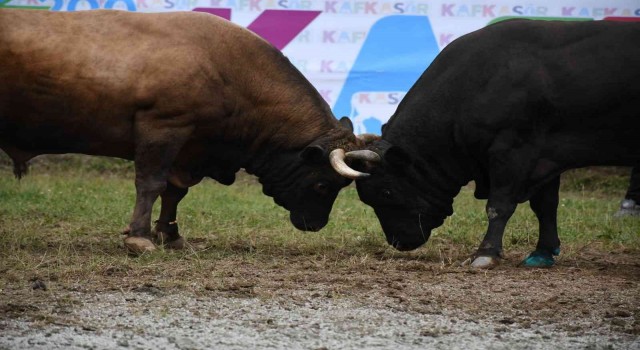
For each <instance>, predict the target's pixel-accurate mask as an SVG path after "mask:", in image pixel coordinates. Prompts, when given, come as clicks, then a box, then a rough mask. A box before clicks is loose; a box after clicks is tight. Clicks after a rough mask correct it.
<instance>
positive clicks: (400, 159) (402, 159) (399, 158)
mask: <svg viewBox="0 0 640 350" xmlns="http://www.w3.org/2000/svg"><path fill="white" fill-rule="evenodd" d="M384 160H385V161H386V162H387V163H389V164H391V165H393V166H394V167H397V168H399V169H403V168H406V167H408V166H409V165H411V163H412V162H413V160H412V159H411V155H410V154H409V153H407V152H406V151H405V150H403V149H402V148H400V147H398V146H391V147H389V149H387V151H386V152H384Z"/></svg>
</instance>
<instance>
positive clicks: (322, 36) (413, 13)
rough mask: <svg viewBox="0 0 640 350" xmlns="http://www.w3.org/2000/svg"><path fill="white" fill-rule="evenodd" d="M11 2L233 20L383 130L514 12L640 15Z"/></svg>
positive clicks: (480, 4) (586, 14) (624, 11)
mask: <svg viewBox="0 0 640 350" xmlns="http://www.w3.org/2000/svg"><path fill="white" fill-rule="evenodd" d="M2 7H17V8H31V9H40V10H50V11H80V10H89V9H117V10H125V11H138V12H166V11H202V12H208V13H211V14H213V15H218V16H221V17H224V18H227V19H229V20H231V21H233V22H235V23H238V24H240V25H242V26H245V27H247V28H249V29H251V30H253V31H254V32H256V33H257V34H259V35H261V36H263V37H264V38H265V39H267V40H269V41H270V42H271V43H272V44H273V45H274V46H276V47H277V48H278V49H280V50H282V51H283V52H284V54H285V55H286V56H287V57H288V58H289V59H290V60H291V62H292V63H293V64H294V65H295V66H296V67H297V68H298V69H299V70H300V71H301V72H302V74H304V75H305V76H306V77H307V79H309V81H311V83H312V84H313V85H314V86H315V88H316V89H317V90H318V91H319V92H320V94H321V95H322V96H323V98H324V99H325V100H326V101H327V102H328V103H329V105H330V106H331V107H332V109H333V112H334V114H335V115H336V116H337V117H341V116H349V117H350V118H351V119H352V121H353V123H354V126H355V132H356V133H364V132H369V133H377V134H379V133H380V127H381V125H382V124H384V123H385V122H386V121H387V120H388V119H389V117H391V115H392V114H393V113H394V111H395V109H396V108H397V106H398V103H399V102H400V101H401V100H402V98H403V97H404V95H405V94H406V92H407V91H408V90H409V88H410V87H411V86H412V85H413V83H414V82H415V81H416V80H417V79H418V77H419V76H420V75H421V74H422V72H423V71H424V70H425V69H426V68H427V67H428V66H429V64H430V63H431V61H433V59H434V57H435V56H436V55H437V54H438V53H439V52H440V50H442V49H443V48H444V47H445V46H447V45H448V44H449V43H451V42H452V41H453V40H455V39H456V38H458V37H460V36H462V35H464V34H466V33H469V32H471V31H474V30H477V29H480V28H482V27H484V26H486V25H488V24H490V23H492V22H495V21H499V20H502V19H505V18H510V17H524V18H539V19H563V20H601V19H620V17H625V18H626V19H629V20H640V1H639V0H573V1H572V0H546V1H536V2H535V3H531V2H521V1H509V0H495V1H467V2H465V1H312V0H0V8H2ZM43 39H46V38H43Z"/></svg>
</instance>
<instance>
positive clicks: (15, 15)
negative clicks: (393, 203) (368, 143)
mask: <svg viewBox="0 0 640 350" xmlns="http://www.w3.org/2000/svg"><path fill="white" fill-rule="evenodd" d="M0 33H1V34H0V149H2V150H4V151H5V152H6V153H7V154H8V155H9V156H10V157H11V158H12V159H13V162H14V169H15V170H14V172H15V174H16V176H18V177H20V176H22V175H23V174H24V173H25V172H26V162H27V161H28V160H29V159H31V158H32V157H34V156H37V155H39V154H45V153H85V154H92V155H103V156H112V157H120V158H125V159H132V160H134V161H135V172H136V179H135V184H136V204H135V208H134V212H133V216H132V219H131V223H130V225H129V229H128V230H127V233H128V236H127V237H126V238H125V245H126V246H127V247H128V248H129V249H131V250H132V251H134V252H136V253H139V252H142V251H146V250H153V249H155V248H154V247H155V246H154V245H153V243H152V242H151V238H152V235H151V227H150V226H151V224H150V218H151V208H152V205H153V203H154V201H155V200H156V199H157V197H158V196H161V199H162V207H161V212H160V217H159V220H158V221H157V223H156V226H155V230H156V233H157V236H158V238H160V240H161V241H162V242H163V243H165V244H167V245H168V246H169V247H174V248H180V247H182V246H183V244H184V241H183V240H182V239H181V237H180V235H179V233H178V226H177V224H176V211H177V206H178V203H179V202H180V200H181V199H182V198H183V197H184V196H185V195H186V193H187V189H188V188H189V187H190V186H193V185H195V184H197V183H198V182H200V180H202V178H203V177H211V178H213V179H215V180H218V181H219V182H221V183H223V184H231V183H233V182H234V180H235V173H236V172H237V171H238V170H239V169H241V168H245V169H246V170H247V171H248V172H250V173H253V174H255V175H257V176H258V177H259V179H260V182H261V183H262V184H263V190H264V193H265V194H267V195H269V196H273V197H274V200H275V201H276V203H278V204H279V205H281V206H283V207H285V208H286V209H288V210H289V211H290V212H291V221H292V223H293V224H294V225H295V226H296V227H298V228H299V229H302V230H319V229H320V228H322V227H323V226H324V225H325V224H326V223H327V220H328V216H329V212H330V210H331V206H332V204H333V201H334V200H335V198H336V196H337V194H338V191H339V190H340V189H341V188H342V187H344V186H346V185H347V184H349V182H350V180H349V179H355V178H358V177H361V176H366V174H362V173H358V172H356V171H354V170H353V169H350V168H348V166H346V164H345V163H344V150H346V151H349V150H353V149H356V148H357V147H359V146H361V145H362V142H361V141H359V140H357V139H356V137H355V135H353V132H352V130H351V126H350V123H348V120H346V123H343V124H345V125H346V127H345V125H341V123H339V122H338V120H336V118H335V117H334V116H333V114H332V113H331V110H330V108H329V106H328V105H327V103H326V102H325V101H324V100H323V99H322V97H321V96H320V94H319V93H318V92H317V91H316V90H315V89H314V88H313V87H312V85H311V84H310V83H309V82H308V81H307V80H306V79H305V78H304V77H303V76H302V74H301V73H300V72H299V71H298V70H296V69H295V67H294V66H293V65H292V64H291V63H290V62H289V61H288V60H287V59H286V57H284V56H283V55H282V54H281V53H280V52H279V51H278V50H276V49H275V48H274V47H272V46H271V45H269V43H267V42H266V41H264V40H263V39H261V38H259V37H258V36H257V35H255V34H253V33H251V32H250V31H248V30H246V29H244V28H242V27H239V26H237V25H235V24H232V23H231V22H228V21H226V20H223V19H220V18H217V17H215V16H211V15H208V14H202V13H194V12H191V13H189V12H182V13H166V14H137V13H128V12H122V11H82V12H73V13H57V12H47V11H28V10H6V9H5V10H0ZM330 163H331V165H330ZM348 178H349V179H348Z"/></svg>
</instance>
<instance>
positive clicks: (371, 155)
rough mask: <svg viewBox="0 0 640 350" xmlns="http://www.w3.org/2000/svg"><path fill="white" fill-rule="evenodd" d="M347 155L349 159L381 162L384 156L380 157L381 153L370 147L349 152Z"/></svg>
mask: <svg viewBox="0 0 640 350" xmlns="http://www.w3.org/2000/svg"><path fill="white" fill-rule="evenodd" d="M345 157H346V158H347V159H358V160H366V161H369V162H373V163H380V161H381V160H382V158H380V155H379V154H378V153H376V152H374V151H371V150H368V149H362V150H358V151H351V152H347V154H346V155H345Z"/></svg>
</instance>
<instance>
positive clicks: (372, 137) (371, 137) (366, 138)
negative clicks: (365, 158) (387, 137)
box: [356, 134, 380, 145]
mask: <svg viewBox="0 0 640 350" xmlns="http://www.w3.org/2000/svg"><path fill="white" fill-rule="evenodd" d="M356 137H357V138H358V139H360V140H362V141H363V142H364V143H365V144H366V145H368V144H370V143H373V142H374V141H378V140H380V135H376V134H360V135H356Z"/></svg>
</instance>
